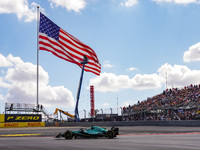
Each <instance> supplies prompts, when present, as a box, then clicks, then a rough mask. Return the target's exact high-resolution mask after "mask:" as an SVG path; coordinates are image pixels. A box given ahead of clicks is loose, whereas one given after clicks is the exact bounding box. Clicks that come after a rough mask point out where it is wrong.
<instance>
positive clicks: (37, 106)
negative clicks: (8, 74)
mask: <svg viewBox="0 0 200 150" xmlns="http://www.w3.org/2000/svg"><path fill="white" fill-rule="evenodd" d="M39 17H40V16H39V6H37V101H36V110H37V111H39Z"/></svg>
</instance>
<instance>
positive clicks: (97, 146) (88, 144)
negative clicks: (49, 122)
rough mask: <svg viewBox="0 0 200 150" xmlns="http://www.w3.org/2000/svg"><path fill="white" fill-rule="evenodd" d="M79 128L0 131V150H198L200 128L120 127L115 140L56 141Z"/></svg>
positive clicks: (199, 145) (199, 147)
mask: <svg viewBox="0 0 200 150" xmlns="http://www.w3.org/2000/svg"><path fill="white" fill-rule="evenodd" d="M79 128H80V127H67V128H65V127H44V128H40V127H39V128H12V129H11V128H10V129H0V150H4V149H5V150H40V149H44V150H51V149H54V150H55V149H59V150H62V149H65V150H66V149H67V150H101V149H103V150H130V149H131V150H134V149H136V150H143V149H148V150H168V149H172V150H190V149H191V150H197V149H200V142H199V140H200V128H199V127H157V126H156V127H152V126H131V127H119V129H120V135H119V136H118V137H117V138H115V139H106V138H102V139H72V140H65V139H63V138H61V139H54V138H53V137H54V136H55V135H56V133H58V132H64V131H65V130H66V129H69V130H77V129H79ZM107 129H109V127H107Z"/></svg>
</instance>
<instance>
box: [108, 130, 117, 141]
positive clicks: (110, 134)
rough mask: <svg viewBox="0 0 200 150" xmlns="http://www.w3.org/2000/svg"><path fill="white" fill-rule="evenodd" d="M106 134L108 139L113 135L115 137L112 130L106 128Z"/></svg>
mask: <svg viewBox="0 0 200 150" xmlns="http://www.w3.org/2000/svg"><path fill="white" fill-rule="evenodd" d="M106 136H107V137H108V138H109V139H112V138H113V137H115V133H114V132H113V131H112V130H108V131H107V132H106Z"/></svg>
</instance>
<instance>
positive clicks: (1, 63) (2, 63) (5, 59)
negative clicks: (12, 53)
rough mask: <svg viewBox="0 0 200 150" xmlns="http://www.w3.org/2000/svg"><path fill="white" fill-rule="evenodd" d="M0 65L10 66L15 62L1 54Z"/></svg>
mask: <svg viewBox="0 0 200 150" xmlns="http://www.w3.org/2000/svg"><path fill="white" fill-rule="evenodd" d="M0 60H1V61H0V67H10V66H12V65H13V64H12V63H11V62H10V61H9V60H8V59H7V58H6V57H4V56H3V55H2V54H0Z"/></svg>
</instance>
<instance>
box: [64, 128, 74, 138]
mask: <svg viewBox="0 0 200 150" xmlns="http://www.w3.org/2000/svg"><path fill="white" fill-rule="evenodd" d="M64 137H65V139H66V140H69V139H72V138H73V134H72V132H71V131H69V130H67V131H65V133H64Z"/></svg>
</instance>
